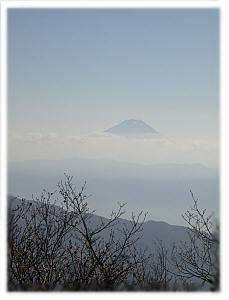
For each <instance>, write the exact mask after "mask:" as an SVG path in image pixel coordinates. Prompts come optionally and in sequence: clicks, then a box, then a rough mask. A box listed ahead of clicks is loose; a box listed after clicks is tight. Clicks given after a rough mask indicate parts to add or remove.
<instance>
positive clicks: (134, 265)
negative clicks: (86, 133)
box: [8, 176, 218, 290]
mask: <svg viewBox="0 0 229 300" xmlns="http://www.w3.org/2000/svg"><path fill="white" fill-rule="evenodd" d="M84 191H85V186H83V187H82V188H81V190H79V191H76V189H75V188H74V186H73V183H72V178H71V177H69V176H67V177H66V181H65V182H60V183H59V184H58V193H56V194H53V193H48V192H44V193H43V194H42V195H41V196H40V198H37V199H33V200H32V201H28V200H25V199H18V198H14V197H12V196H10V197H9V203H8V207H9V208H8V214H9V215H8V216H9V217H8V262H9V272H8V275H9V278H8V284H9V289H10V290H56V289H58V290H196V289H203V286H204V288H206V289H209V288H211V287H212V286H213V287H214V289H215V287H216V286H217V284H216V282H218V275H217V274H218V271H217V270H218V264H217V261H218V260H217V253H218V250H217V249H218V246H217V245H218V241H217V242H216V236H215V234H213V232H212V231H210V230H211V228H210V227H206V228H205V229H204V230H203V231H202V229H201V230H200V229H198V228H199V227H194V226H195V223H194V224H193V223H192V221H193V220H194V221H195V219H196V218H195V215H194V218H193V220H192V219H189V225H193V226H191V227H190V226H189V228H186V227H182V226H174V225H169V224H167V223H164V222H155V221H145V215H144V214H143V213H142V212H140V213H139V214H138V215H136V216H134V215H132V218H131V220H130V221H128V220H125V219H123V216H124V206H123V205H121V204H120V205H119V206H118V207H117V210H115V211H112V212H111V215H110V218H104V217H99V216H97V215H95V214H94V213H93V212H92V211H90V209H89V207H88V203H87V196H86V195H85V192H84ZM58 197H61V198H62V204H61V206H60V205H58V206H57V205H56V203H55V200H56V199H57V198H58ZM58 203H60V199H58ZM195 205H196V202H195ZM194 212H196V213H197V214H199V215H200V216H201V212H199V211H198V207H197V206H194ZM187 216H188V215H187ZM199 221H201V219H199ZM203 221H204V222H205V221H206V219H205V216H204V215H202V222H203ZM205 224H206V223H205ZM196 225H198V226H199V223H198V224H196ZM207 225H208V223H207ZM209 226H210V225H209ZM206 229H207V230H209V232H206Z"/></svg>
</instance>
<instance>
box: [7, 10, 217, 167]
mask: <svg viewBox="0 0 229 300" xmlns="http://www.w3.org/2000/svg"><path fill="white" fill-rule="evenodd" d="M218 22H219V12H218V10H215V9H214V10H212V9H202V10H200V9H198V10H197V9H196V10H190V9H188V10H184V9H179V10H178V9H148V10H143V9H142V10H130V9H128V10H117V9H112V10H107V9H94V10H89V9H88V10H85V9H71V10H68V9H65V10H62V9H59V10H52V9H49V10H47V9H46V10H42V9H36V10H34V9H33V10H32V9H26V10H24V9H11V10H10V12H9V23H8V24H9V39H8V42H9V114H8V117H9V134H10V142H11V141H12V143H13V144H12V145H14V148H15V147H18V148H17V149H19V144H20V140H22V139H23V137H24V138H25V139H26V137H28V139H30V142H31V143H33V142H34V140H36V138H40V140H42V139H43V142H44V144H45V143H46V142H45V141H47V140H50V139H58V138H59V137H61V138H62V142H63V137H64V136H65V137H66V136H69V137H73V138H76V137H77V136H83V135H88V134H90V133H92V132H99V131H102V130H104V129H107V128H108V127H110V126H112V125H114V124H117V123H119V122H121V121H122V120H125V119H130V118H135V119H142V120H144V121H145V122H147V123H148V124H149V125H150V126H152V127H154V128H155V129H156V130H158V131H159V132H161V133H162V134H164V135H165V136H167V137H169V138H178V139H180V141H182V139H183V140H185V139H187V140H190V141H193V142H196V141H203V143H205V148H209V149H212V148H211V147H213V148H214V149H215V148H217V144H218V119H219V116H218V114H219V81H218V79H219V78H218V76H219V61H218V60H219V32H218V31H219V28H218ZM14 140H17V143H18V144H14ZM23 147H24V148H23ZM36 147H37V146H35V148H36ZM44 147H45V145H44ZM46 147H47V145H46ZM25 148H28V145H26V144H23V143H22V145H21V149H20V150H18V151H14V150H12V157H13V159H20V155H21V154H17V153H20V151H21V153H22V152H23V151H24V150H25ZM35 148H34V149H35ZM39 149H42V144H40V145H39ZM44 149H45V148H44ZM31 151H32V150H31ZM31 151H30V152H31ZM41 151H42V150H41ZM45 151H46V150H44V152H45ZM63 151H64V150H63ZM201 151H202V150H201ZM214 151H216V150H214ZM216 152H217V151H216ZM17 155H18V156H17ZM26 155H27V156H28V153H26ZM67 155H68V151H66V156H67ZM69 155H70V154H69ZM71 155H72V154H71ZM204 155H205V154H203V156H204ZM209 155H210V156H211V154H209ZM214 155H215V157H214V159H215V158H216V157H217V153H215V154H214ZM210 156H209V157H210ZM32 157H33V156H32V155H31V158H32ZM209 159H210V158H209ZM197 160H198V159H197ZM199 160H201V159H199ZM198 162H199V161H198ZM215 163H216V161H214V162H213V164H215Z"/></svg>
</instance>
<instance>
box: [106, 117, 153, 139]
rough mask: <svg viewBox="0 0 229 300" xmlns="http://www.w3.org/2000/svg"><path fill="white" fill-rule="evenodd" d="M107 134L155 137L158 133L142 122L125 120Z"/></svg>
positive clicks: (108, 130)
mask: <svg viewBox="0 0 229 300" xmlns="http://www.w3.org/2000/svg"><path fill="white" fill-rule="evenodd" d="M105 132H108V133H112V134H115V135H121V136H126V137H155V136H157V135H158V132H157V131H156V130H155V129H153V128H152V127H150V126H149V125H148V124H146V123H145V122H143V121H141V120H132V119H131V120H125V121H123V122H121V123H119V124H117V125H115V126H113V127H111V128H109V129H107V130H105Z"/></svg>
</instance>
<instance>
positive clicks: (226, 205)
mask: <svg viewBox="0 0 229 300" xmlns="http://www.w3.org/2000/svg"><path fill="white" fill-rule="evenodd" d="M0 2H1V3H0V4H1V7H0V9H1V19H0V20H1V43H0V45H1V60H0V62H1V110H0V112H1V152H0V154H1V163H0V166H1V173H0V175H1V177H0V178H1V186H0V187H1V188H0V192H1V210H0V213H1V215H0V220H1V233H0V238H1V242H0V251H1V252H0V253H1V256H0V259H1V261H0V263H1V274H0V275H1V276H0V280H1V281H0V291H1V295H2V296H4V297H6V299H7V298H8V297H12V296H16V297H17V298H18V297H20V296H23V297H25V296H26V297H27V296H28V297H31V296H33V297H40V296H41V294H40V293H35V292H32V293H24V292H20V294H18V293H16V294H15V293H9V292H7V287H6V270H7V261H6V254H7V251H6V211H7V207H6V201H5V200H6V194H7V26H6V25H7V9H8V8H111V9H112V8H136V9H138V8H187V9H188V8H197V9H199V8H219V9H220V11H221V43H220V49H221V52H220V53H221V55H220V58H221V81H220V87H221V88H220V90H221V101H220V117H221V118H220V129H221V130H220V132H221V157H220V158H221V189H220V190H221V197H220V207H221V209H220V211H221V213H220V221H221V225H222V224H223V226H222V228H221V247H222V248H223V249H222V251H221V257H223V264H222V263H221V274H224V276H222V280H221V292H219V293H183V292H179V293H174V292H173V293H168V292H166V293H163V292H162V293H153V295H152V293H143V292H136V293H131V297H133V298H138V297H139V296H140V297H152V296H153V297H183V296H187V297H192V296H195V297H197V298H199V297H201V298H202V297H203V296H204V295H205V296H207V297H215V296H220V297H221V296H226V289H227V286H229V285H228V282H227V278H226V277H227V276H226V270H227V275H228V268H229V264H228V262H229V247H228V240H226V237H227V235H228V233H227V228H226V220H228V219H229V217H228V213H229V195H228V191H227V189H226V187H227V185H228V183H227V181H228V176H227V175H228V173H227V167H228V166H229V134H228V130H227V129H228V128H229V123H228V121H229V116H228V114H229V91H228V87H229V83H228V78H229V74H228V73H229V71H228V70H229V59H228V55H229V43H228V37H229V30H228V28H229V1H228V0H218V1H217V0H189V1H186V0H178V1H173V0H161V1H159V0H155V1H150V0H143V1H138V0H135V1H131V0H130V1H127V0H123V1H121V0H117V1H112V0H111V1H110V0H103V1H96V0H91V1H87V0H84V1H83V0H79V1H49V0H42V1H32V0H27V1H19V0H18V1H14V0H12V1H11V0H8V1H6V0H2V1H1V0H0ZM227 36H228V37H227ZM227 137H228V140H226V139H227ZM227 267H228V268H227ZM51 294H52V295H53V296H55V297H57V298H58V297H62V296H65V295H68V296H69V297H80V296H81V297H88V296H93V297H94V296H95V297H99V298H103V297H105V298H107V297H115V296H116V295H117V296H118V297H120V296H121V297H126V296H127V293H123V292H122V293H117V292H114V293H109V295H108V294H107V293H104V292H103V293H101V292H98V293H91V292H90V293H87V292H84V293H78V292H77V293H70V292H67V293H65V292H61V293H60V292H58V293H54V292H52V293H51ZM51 294H50V292H47V293H42V296H44V297H50V296H51ZM128 295H130V293H128Z"/></svg>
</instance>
